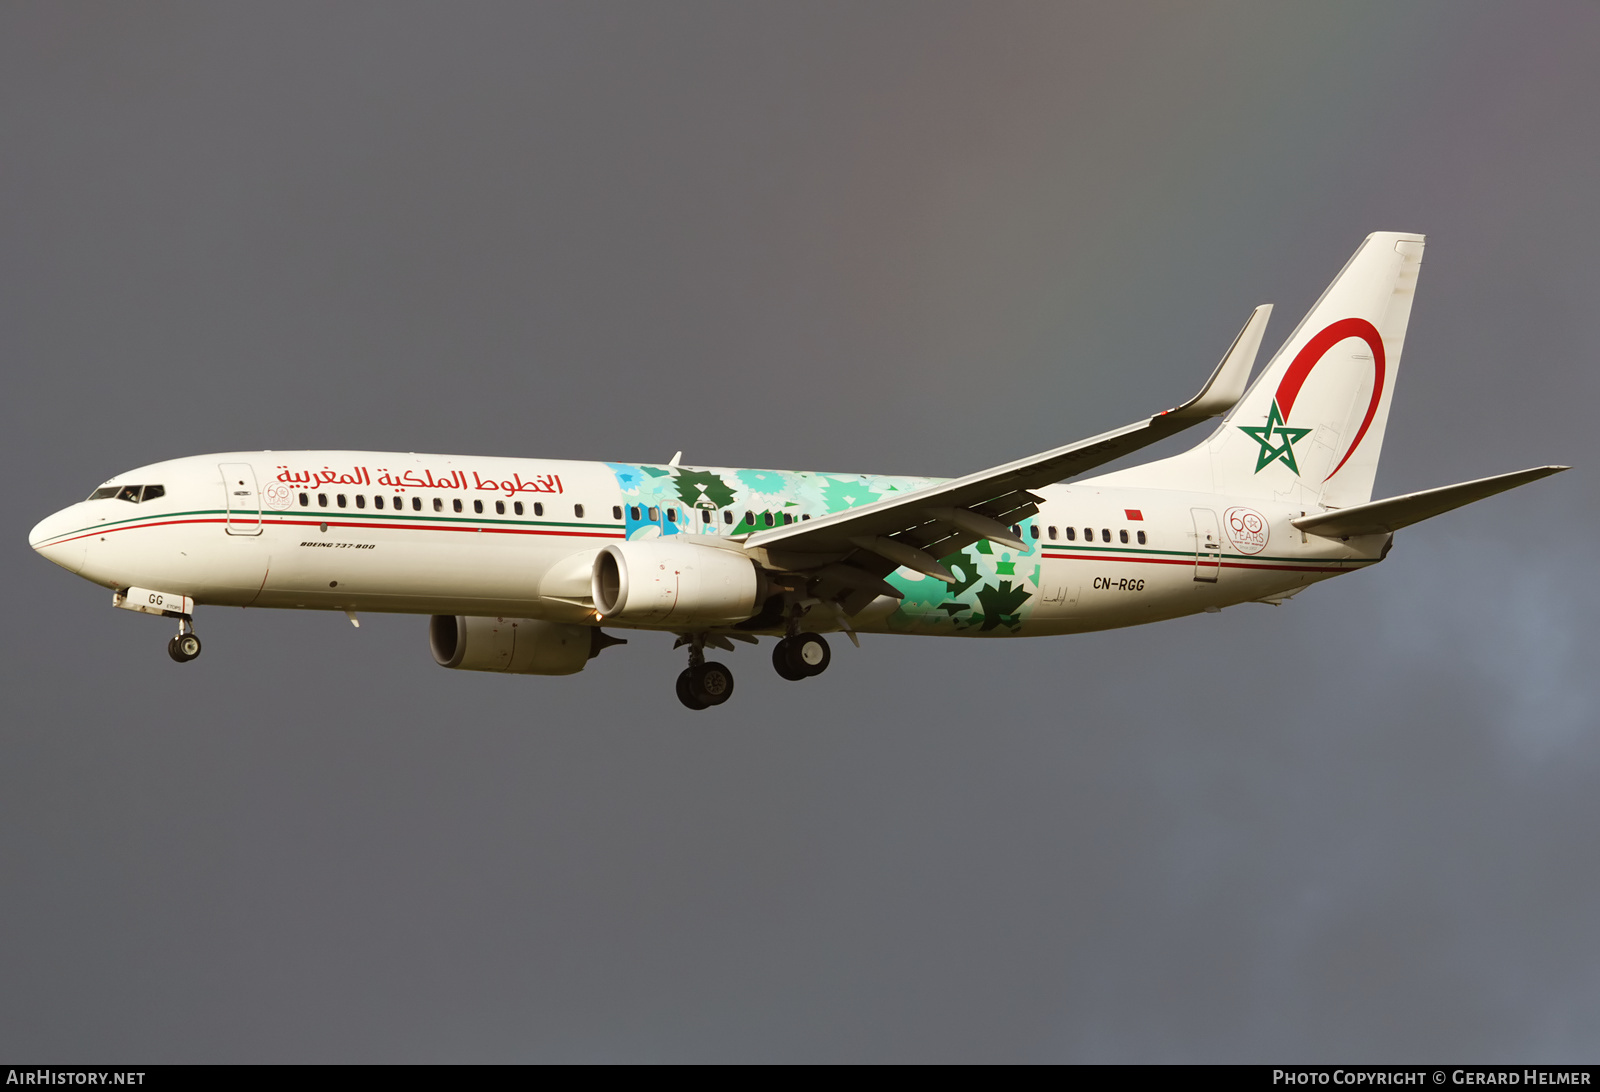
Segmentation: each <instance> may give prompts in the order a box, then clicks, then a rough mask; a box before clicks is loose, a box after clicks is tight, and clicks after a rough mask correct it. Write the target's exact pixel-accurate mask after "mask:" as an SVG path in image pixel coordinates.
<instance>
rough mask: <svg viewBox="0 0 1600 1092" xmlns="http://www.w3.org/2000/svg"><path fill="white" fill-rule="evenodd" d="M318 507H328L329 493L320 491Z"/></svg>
mask: <svg viewBox="0 0 1600 1092" xmlns="http://www.w3.org/2000/svg"><path fill="white" fill-rule="evenodd" d="M317 507H318V508H326V507H328V494H326V493H318V494H317Z"/></svg>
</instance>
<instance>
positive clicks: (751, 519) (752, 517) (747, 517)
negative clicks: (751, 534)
mask: <svg viewBox="0 0 1600 1092" xmlns="http://www.w3.org/2000/svg"><path fill="white" fill-rule="evenodd" d="M744 521H745V522H746V523H748V524H749V525H750V526H752V527H754V526H755V525H756V514H755V513H754V512H746V513H745V514H744Z"/></svg>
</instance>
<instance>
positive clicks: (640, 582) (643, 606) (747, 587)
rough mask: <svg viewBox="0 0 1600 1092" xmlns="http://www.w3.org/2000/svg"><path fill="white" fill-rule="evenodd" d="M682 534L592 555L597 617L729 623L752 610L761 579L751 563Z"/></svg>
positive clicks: (618, 544)
mask: <svg viewBox="0 0 1600 1092" xmlns="http://www.w3.org/2000/svg"><path fill="white" fill-rule="evenodd" d="M683 539H684V536H682V535H673V536H671V537H669V538H665V539H644V540H641V541H638V542H613V543H612V544H611V545H609V546H607V547H606V548H605V549H603V550H601V551H600V553H599V555H598V556H596V557H595V559H594V579H593V582H592V588H591V593H592V595H593V596H594V606H595V610H596V611H598V612H599V614H600V617H601V618H606V619H616V620H618V621H622V622H634V623H640V624H645V625H648V624H651V623H655V624H661V623H672V624H684V625H731V624H733V623H735V622H742V621H744V620H745V619H746V618H749V617H750V616H751V615H753V614H755V613H756V611H757V610H758V609H759V605H760V602H761V599H762V594H761V593H762V585H763V583H764V581H763V579H762V576H761V570H759V569H758V568H756V564H755V562H753V561H751V560H750V559H749V558H747V557H744V556H743V555H741V554H737V553H733V552H732V551H729V550H719V549H717V548H716V547H714V546H700V545H697V544H696V543H694V542H692V541H683Z"/></svg>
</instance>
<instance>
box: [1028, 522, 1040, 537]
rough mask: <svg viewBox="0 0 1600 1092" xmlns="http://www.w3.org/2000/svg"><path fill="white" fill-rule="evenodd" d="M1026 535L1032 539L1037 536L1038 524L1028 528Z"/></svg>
mask: <svg viewBox="0 0 1600 1092" xmlns="http://www.w3.org/2000/svg"><path fill="white" fill-rule="evenodd" d="M1028 537H1029V538H1032V539H1037V538H1038V537H1039V525H1038V524H1037V523H1035V524H1034V525H1033V526H1031V527H1029V528H1028Z"/></svg>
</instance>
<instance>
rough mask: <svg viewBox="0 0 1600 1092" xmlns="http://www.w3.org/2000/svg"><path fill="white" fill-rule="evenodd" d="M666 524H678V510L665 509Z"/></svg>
mask: <svg viewBox="0 0 1600 1092" xmlns="http://www.w3.org/2000/svg"><path fill="white" fill-rule="evenodd" d="M667 522H668V523H677V522H678V510H677V509H676V508H668V509H667Z"/></svg>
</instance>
